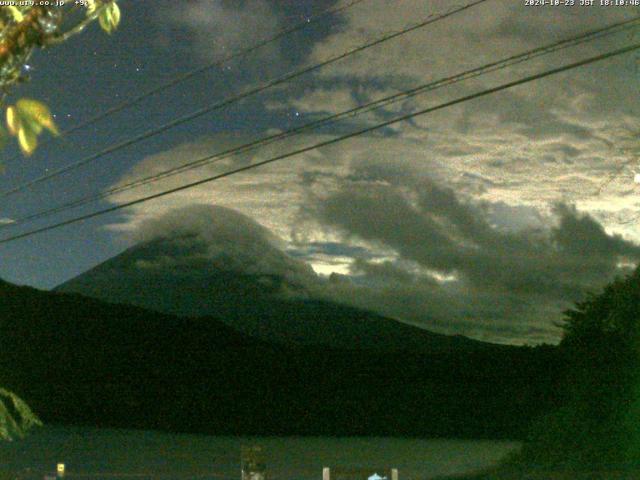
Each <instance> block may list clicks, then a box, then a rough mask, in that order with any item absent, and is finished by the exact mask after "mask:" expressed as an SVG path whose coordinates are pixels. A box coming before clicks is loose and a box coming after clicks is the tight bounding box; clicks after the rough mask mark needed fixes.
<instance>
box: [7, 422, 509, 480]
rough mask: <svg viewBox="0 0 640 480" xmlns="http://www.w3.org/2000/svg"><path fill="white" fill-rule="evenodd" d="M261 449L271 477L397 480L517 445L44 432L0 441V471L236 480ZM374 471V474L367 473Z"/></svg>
mask: <svg viewBox="0 0 640 480" xmlns="http://www.w3.org/2000/svg"><path fill="white" fill-rule="evenodd" d="M243 445H247V446H249V445H261V446H262V447H263V449H264V452H265V456H266V465H267V475H268V480H269V479H272V480H293V479H300V480H307V479H315V480H321V478H322V467H343V468H365V467H366V468H368V467H370V466H376V467H389V468H391V467H393V468H397V469H398V470H399V478H400V480H405V479H427V478H431V477H434V476H437V475H444V474H456V473H464V472H471V471H474V470H477V469H480V468H483V467H487V466H490V465H492V464H495V463H496V462H497V461H499V460H500V459H501V458H502V457H504V455H506V454H507V453H509V452H510V451H512V450H513V449H515V448H517V443H514V442H496V441H484V440H478V441H474V440H415V439H398V438H375V437H368V438H367V437H365V438H355V437H354V438H349V437H345V438H328V437H285V438H279V437H216V436H198V435H172V434H164V433H158V432H143V431H126V430H97V429H86V428H51V427H48V428H44V429H40V430H38V431H36V432H35V433H33V434H32V435H30V436H29V437H28V438H27V439H25V440H22V441H18V442H12V443H0V471H2V470H4V471H12V472H15V471H19V472H20V478H24V479H36V478H37V479H39V480H42V478H43V477H44V476H45V475H47V474H49V475H52V474H53V473H54V472H55V467H56V463H57V462H64V463H65V466H66V477H67V479H68V480H74V479H75V480H81V479H105V480H112V479H113V480H116V479H119V478H122V479H136V478H140V479H144V478H149V477H155V478H166V479H167V480H169V479H188V478H199V479H207V478H211V479H218V478H219V479H229V480H239V479H240V447H241V446H243ZM371 473H372V474H373V473H374V472H371Z"/></svg>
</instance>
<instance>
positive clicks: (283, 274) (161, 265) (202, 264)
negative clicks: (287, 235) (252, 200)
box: [133, 204, 316, 293]
mask: <svg viewBox="0 0 640 480" xmlns="http://www.w3.org/2000/svg"><path fill="white" fill-rule="evenodd" d="M133 239H134V240H135V241H136V243H141V242H153V241H154V240H159V239H162V240H164V241H165V242H170V243H171V245H172V247H173V248H171V249H167V248H166V247H165V248H164V249H163V253H162V254H161V255H157V256H155V257H153V258H150V259H143V260H141V261H139V262H138V267H139V268H145V269H156V270H166V269H167V268H171V269H176V268H178V267H189V268H188V269H187V270H186V271H189V272H190V274H191V275H192V276H194V277H195V278H198V276H199V275H202V274H207V273H210V272H212V271H216V270H218V271H232V272H238V273H243V274H248V275H252V276H268V277H278V278H280V279H282V280H283V285H288V286H290V287H295V289H296V290H297V291H298V293H300V291H302V290H304V289H305V288H306V286H307V285H309V284H311V283H313V282H315V281H316V275H315V273H314V272H313V269H312V268H311V267H310V266H309V265H307V264H306V263H304V262H301V261H298V260H296V259H294V258H292V257H291V256H289V255H287V254H285V253H284V252H283V251H282V249H283V247H284V245H283V243H282V241H281V240H280V239H279V238H278V237H277V236H275V235H273V234H272V233H271V232H270V231H269V230H267V229H266V228H265V227H263V226H262V225H260V224H259V223H257V222H256V221H255V220H253V219H251V218H249V217H247V216H246V215H243V214H241V213H239V212H236V211H234V210H231V209H228V208H225V207H220V206H213V205H202V204H194V205H190V206H187V207H183V208H179V209H175V210H171V211H169V212H167V213H165V214H163V215H160V216H158V217H155V218H151V219H147V220H145V221H143V222H142V223H141V224H140V225H139V227H138V228H137V229H136V230H135V232H134V234H133ZM182 271H185V270H184V269H182Z"/></svg>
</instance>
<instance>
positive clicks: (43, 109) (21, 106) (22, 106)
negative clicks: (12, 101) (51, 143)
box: [16, 98, 60, 135]
mask: <svg viewBox="0 0 640 480" xmlns="http://www.w3.org/2000/svg"><path fill="white" fill-rule="evenodd" d="M16 107H17V108H18V111H19V113H20V115H21V118H24V119H25V120H26V121H28V122H31V123H33V124H34V127H33V128H34V129H35V130H37V133H38V134H39V133H40V132H41V131H42V127H44V128H46V129H47V130H49V131H50V132H51V133H52V134H54V135H59V133H60V132H58V127H56V124H55V122H54V121H53V116H52V115H51V111H50V110H49V107H47V106H46V105H45V104H43V103H40V102H38V101H36V100H30V99H26V98H23V99H20V100H18V102H17V103H16Z"/></svg>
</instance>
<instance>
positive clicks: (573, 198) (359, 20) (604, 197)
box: [0, 0, 640, 343]
mask: <svg viewBox="0 0 640 480" xmlns="http://www.w3.org/2000/svg"><path fill="white" fill-rule="evenodd" d="M345 3H346V2H345ZM576 3H579V1H577V2H576ZM120 5H121V9H122V23H121V25H120V28H119V29H118V31H117V32H115V33H114V34H112V35H107V34H105V33H104V32H102V31H101V30H100V29H99V28H98V27H97V25H94V26H92V27H91V28H90V29H89V30H88V31H86V32H85V33H84V34H82V35H80V36H78V37H75V38H74V40H72V41H70V42H68V43H66V44H64V45H62V46H59V47H55V48H52V49H51V50H48V51H44V52H38V54H37V55H35V56H34V57H33V58H32V60H31V62H30V66H31V77H32V80H31V82H30V83H27V84H24V85H22V86H20V87H19V88H17V89H16V90H15V91H13V92H12V95H13V97H15V98H18V97H32V98H36V99H39V100H42V101H44V102H45V103H47V104H48V105H49V106H50V108H51V110H52V111H53V112H54V113H55V115H56V121H57V123H58V125H59V127H60V128H61V129H62V130H65V129H67V128H70V127H73V126H74V125H76V124H77V123H78V122H80V121H82V120H85V119H87V118H89V117H92V116H93V115H96V114H97V113H99V112H101V111H103V110H105V109H108V108H109V107H111V106H113V105H115V104H117V103H119V102H121V101H123V100H126V99H127V98H131V97H133V96H136V95H137V94H140V93H141V92H144V91H146V90H148V89H150V88H153V87H156V86H158V85H161V84H163V83H165V82H168V81H171V80H172V79H174V78H175V77H176V76H179V75H181V74H183V73H184V72H187V71H190V70H192V69H194V68H198V67H200V66H203V65H206V64H209V63H211V62H213V61H215V60H216V59H218V58H221V57H223V56H225V55H227V54H229V53H230V52H234V51H237V50H238V49H242V48H246V47H248V46H251V45H253V44H254V43H255V42H257V41H260V40H261V39H263V38H266V37H269V36H270V35H273V34H274V33H276V32H278V31H280V30H281V29H283V28H286V27H288V26H292V25H295V24H297V23H299V22H302V21H305V19H306V18H309V17H310V16H312V15H314V14H316V13H319V12H322V11H324V10H326V9H328V8H332V7H335V6H338V5H340V2H330V1H310V0H309V1H308V0H296V1H281V0H247V1H237V0H230V1H225V0H193V1H191V0H185V1H178V2H176V1H165V0H153V1H151V0H143V1H141V0H138V1H124V0H123V1H121V2H120ZM456 5H458V4H456ZM459 5H460V6H461V5H462V3H460V4H459ZM453 6H454V5H453V2H450V1H449V0H434V1H430V0H365V1H364V2H362V3H360V4H358V5H355V6H353V7H352V8H349V9H346V10H344V11H342V12H341V13H340V14H338V15H333V16H331V17H330V18H325V19H323V20H322V21H318V22H317V23H316V22H311V23H310V24H309V26H308V28H306V29H304V30H302V31H300V32H298V33H295V34H292V35H290V36H288V37H286V38H284V39H282V40H280V41H278V42H277V43H275V44H272V45H270V46H268V47H266V48H264V49H261V50H259V51H257V52H255V53H253V54H251V55H249V56H247V57H244V58H243V59H242V60H237V61H233V62H231V63H228V64H225V65H223V66H221V67H215V68H213V69H211V70H209V71H208V72H207V73H205V74H202V75H198V76H197V77H194V78H192V79H190V80H188V81H186V82H184V83H181V84H179V85H176V86H175V87H173V88H171V89H169V90H167V91H164V92H162V93H160V94H158V95H155V96H152V97H150V98H148V99H146V100H145V101H144V102H141V103H140V104H138V105H136V106H134V107H132V108H130V109H127V110H124V111H122V112H119V113H117V114H115V115H112V116H110V117H108V118H107V119H104V120H103V121H101V122H99V123H97V124H95V125H92V126H90V127H87V128H85V129H83V130H82V131H80V132H76V133H74V134H72V135H69V136H65V137H63V138H60V139H56V140H54V141H52V142H50V143H48V144H47V145H43V146H42V147H40V148H39V149H38V150H37V151H36V153H35V154H34V155H33V156H31V157H29V158H23V157H21V156H20V155H19V153H18V151H17V148H16V147H15V146H14V145H10V146H9V147H7V148H6V149H5V151H4V154H3V157H4V164H5V168H6V171H5V173H4V174H3V175H2V176H0V192H2V191H6V190H8V189H11V188H14V187H15V186H17V185H20V184H22V183H24V182H26V181H29V180H30V179H33V178H36V177H39V176H41V175H45V174H46V173H47V172H48V171H52V170H55V169H57V168H60V167H62V166H65V165H68V164H70V163H73V162H77V161H78V160H80V159H82V158H83V157H85V156H87V155H89V154H91V153H94V152H96V151H99V150H101V149H103V148H105V147H107V146H109V145H112V144H114V143H118V142H120V141H123V140H125V139H127V138H130V137H132V136H135V135H138V134H140V133H142V132H145V131H147V130H149V129H151V128H154V127H156V126H159V125H161V124H163V123H166V122H168V121H171V120H173V119H175V118H177V117H180V116H183V115H186V114H188V113H190V112H192V111H194V110H197V109H199V108H202V107H203V106H205V105H208V104H212V103H215V102H217V101H220V100H222V99H225V98H228V97H229V96H232V95H234V94H237V93H238V92H241V91H243V90H244V89H247V88H251V87H253V86H256V85H259V84H261V83H263V82H265V81H268V80H269V79H271V78H274V77H276V76H280V75H283V74H284V73H286V72H289V71H293V70H296V69H299V68H302V67H303V66H305V65H311V64H314V63H318V62H320V61H322V60H324V59H326V58H329V57H331V56H333V55H336V54H339V53H341V52H343V51H345V50H348V49H351V48H353V47H356V46H358V45H360V44H363V43H365V42H368V41H371V40H373V39H375V38H377V37H380V36H382V35H384V34H386V33H389V32H393V31H397V30H400V29H402V28H404V27H406V26H408V25H411V24H413V23H416V22H419V21H420V20H422V19H424V18H426V17H427V16H429V15H430V14H439V13H443V12H445V11H447V10H449V9H451V8H452V7H453ZM639 13H640V8H638V7H599V6H593V7H580V6H574V7H568V6H557V7H552V6H545V7H534V6H526V5H525V1H524V0H490V1H488V2H485V3H483V4H480V5H478V6H476V7H473V8H471V9H469V10H467V11H465V12H461V13H460V14H457V15H453V16H451V17H450V18H447V19H445V20H443V21H441V22H436V23H433V24H432V25H429V26H427V27H425V28H422V29H420V30H418V31H416V32H413V33H410V34H407V35H404V36H402V37H400V38H398V39H395V40H393V41H390V42H386V43H384V44H381V45H379V46H377V47H375V48H371V49H369V50H367V51H366V52H363V53H361V54H358V55H354V56H352V57H349V58H347V59H344V60H342V61H340V62H338V63H336V64H334V65H331V66H329V67H327V68H324V69H321V70H319V71H317V72H314V73H313V74H312V75H307V76H304V77H302V78H299V79H296V80H295V81H293V82H290V83H287V84H285V85H281V86H278V87H276V88H274V89H270V90H267V91H265V92H263V93H261V94H260V95H256V96H252V97H250V98H247V99H245V100H243V101H241V102H238V103H236V104H234V105H232V106H230V107H229V108H225V109H224V110H221V111H217V112H215V113H211V114H208V115H204V116H203V117H201V118H199V119H197V120H195V121H193V122H189V123H187V124H185V125H181V126H180V127H178V128H175V129H172V130H170V131H168V132H165V133H163V134H162V135H159V136H156V137H154V138H152V139H149V140H147V141H144V142H140V143H138V144H136V145H134V146H132V147H129V148H126V149H122V150H120V151H118V152H116V153H114V154H113V155H109V156H105V157H103V158H100V159H98V160H96V161H95V162H91V163H90V164H88V165H86V166H84V167H82V168H79V169H76V170H74V171H72V172H69V173H67V174H64V175H61V176H60V177H58V178H56V179H55V180H52V181H50V182H46V183H43V184H40V185H38V186H34V187H33V188H30V189H27V190H25V191H23V192H21V193H19V194H16V195H11V196H8V197H5V198H2V200H1V201H2V211H1V212H0V218H2V219H3V220H4V222H8V221H9V219H13V218H19V217H21V216H23V215H26V214H30V213H33V212H37V211H39V210H42V209H46V208H49V207H51V206H55V205H58V204H60V203H64V202H66V201H70V200H74V199H77V198H82V197H83V196H86V195H90V194H93V193H95V192H98V191H100V190H103V189H106V188H109V187H112V186H114V185H116V184H118V183H126V182H128V181H131V180H132V179H135V178H138V177H143V176H147V175H149V174H151V173H154V172H159V171H162V170H164V169H166V168H169V167H172V166H176V165H179V164H180V163H183V162H186V161H189V160H192V159H195V158H199V157H202V156H204V155H207V154H211V153H215V152H217V151H221V150H224V149H226V148H229V147H230V146H233V145H240V144H242V143H246V142H249V141H251V140H253V139H256V138H259V137H261V136H263V135H265V134H267V133H268V132H277V131H280V130H286V129H288V128H291V127H294V126H297V125H301V124H303V123H305V122H308V121H311V120H314V119H317V118H321V117H322V116H324V115H327V114H330V113H335V112H340V111H342V110H346V109H349V108H352V107H354V106H356V105H358V104H361V103H365V102H368V101H371V100H375V99H376V98H379V97H382V96H385V95H390V94H392V93H395V92H398V91H400V90H404V89H408V88H412V87H414V86H416V85H418V84H421V83H425V82H427V81H429V80H435V79H439V78H442V77H446V76H448V75H453V74H456V73H459V72H463V71H465V70H469V69H471V68H474V67H478V66H482V65H484V64H486V63H489V62H491V61H495V60H498V59H501V58H504V57H508V56H509V55H513V54H516V53H520V52H523V51H526V50H529V49H532V48H535V47H537V46H541V45H544V44H547V43H552V42H554V41H558V40H561V39H564V38H568V37H570V36H572V35H577V34H579V33H582V32H586V31H588V30H591V29H595V28H598V27H604V26H607V25H609V24H611V23H613V22H616V21H619V20H621V19H624V18H631V17H633V16H634V15H638V14H639ZM637 32H640V29H636V30H633V31H627V32H624V33H619V34H615V35H612V36H609V37H605V38H602V39H600V40H597V41H594V42H590V43H587V44H585V45H581V46H577V47H574V48H570V49H567V50H563V51H561V52H557V53H553V54H551V55H548V56H544V57H541V58H537V59H535V60H532V61H530V62H525V63H522V64H520V65H517V66H515V67H512V68H509V69H506V70H501V71H497V72H494V73H491V74H488V75H486V76H482V77H479V78H476V79H473V80H469V81H465V82H462V83H459V84H456V85H454V86H451V87H446V88H443V89H440V90H437V91H434V92H432V93H429V94H426V95H423V96H419V97H416V98H413V99H410V100H407V101H404V102H401V103H400V104H399V105H395V106H391V107H388V108H386V109H385V110H384V111H378V112H372V113H369V114H366V115H363V116H362V117H358V118H355V119H350V120H346V121H344V122H342V123H340V124H338V125H334V126H331V127H326V128H323V129H321V130H319V131H315V132H309V133H305V134H304V135H300V136H299V137H296V138H295V139H292V140H287V141H285V142H282V143H278V144H273V145H270V146H268V147H266V148H264V149H261V150H259V151H258V152H256V153H254V154H250V155H245V156H242V157H237V158H234V159H229V160H225V161H224V162H220V163H216V164H214V165H210V166H207V167H205V168H200V169H197V170H193V171H190V172H187V173H185V174H183V175H179V176H175V177H171V178H169V179H166V180H162V181H159V182H156V183H154V184H151V185H146V186H144V187H142V188H138V189H135V190H131V191H127V192H123V193H120V194H118V195H115V196H113V197H110V198H108V199H106V200H103V201H102V202H99V203H94V204H90V205H86V206H84V207H81V208H78V209H76V210H73V211H70V212H66V213H65V214H63V215H59V216H54V217H50V218H46V219H43V220H40V221H37V222H33V223H31V224H28V225H23V226H20V227H11V226H6V227H5V228H2V229H0V237H6V236H8V235H10V234H15V233H19V232H22V231H26V230H29V229H32V228H37V227H40V226H44V225H47V224H48V223H51V222H54V221H60V220H64V219H66V218H69V217H70V216H75V215H79V214H82V213H88V212H90V211H93V210H95V209H97V208H104V207H106V206H111V205H117V204H119V203H124V202H127V201H129V200H132V199H134V198H137V197H139V196H143V195H146V194H149V193H153V192H156V191H161V190H164V189H167V188H170V187H172V186H177V185H180V184H183V183H187V182H189V181H193V180H196V179H198V178H201V177H204V176H207V175H212V174H213V173H215V172H222V171H224V170H225V169H229V168H233V167H236V166H238V165H243V164H246V163H247V162H252V161H258V160H262V159H266V158H269V157H271V156H274V155H276V154H279V153H284V152H285V151H288V150H291V149H294V148H296V147H299V146H304V145H312V144H314V143H317V142H320V141H323V140H326V139H329V138H331V137H332V136H334V135H338V134H341V133H346V132H349V131H353V130H355V129H358V128H361V127H363V126H365V125H372V124H375V123H377V122H380V121H384V120H386V119H388V118H391V117H393V116H394V115H396V114H398V113H399V112H403V113H406V112H411V111H413V110H418V109H420V108H425V107H426V106H429V105H436V104H438V103H441V102H444V101H447V100H451V99H454V98H457V97H459V96H463V95H468V94H470V93H473V92H475V91H479V90H482V89H484V88H488V87H491V86H493V85H497V84H500V83H503V82H506V81H510V80H514V79H517V78H520V77H524V76H526V75H530V74H532V73H535V72H539V71H542V70H544V69H547V68H552V67H558V66H561V65H564V64H566V63H570V62H574V61H577V60H580V59H582V58H587V57H589V56H592V55H596V54H598V53H602V52H605V51H608V50H612V49H615V48H619V47H621V46H625V45H629V44H632V43H634V42H638V41H639V40H640V35H638V33H637ZM639 86H640V82H639V81H638V55H637V54H635V53H632V54H627V55H623V56H619V57H616V58H613V59H609V60H605V61H603V62H599V63H596V64H592V65H589V66H586V67H581V68H579V69H574V70H570V71H568V72H566V73H562V74H560V75H555V76H552V77H549V78H546V79H543V80H540V81H536V82H532V83H528V84H526V85H523V86H520V87H517V88H514V89H510V90H507V91H504V92H500V93H497V94H494V95H490V96H487V97H483V98H481V99H477V100H473V101H470V102H465V103H463V104H461V105H458V106H455V107H453V108H449V109H445V110H442V111H439V112H437V113H434V114H430V115H425V116H421V117H417V118H415V119H413V120H412V121H409V122H404V123H401V124H396V125H394V126H393V127H389V128H386V129H384V130H382V131H378V132H377V133H370V134H367V135H364V136H360V137H356V138H353V139H351V140H348V141H345V142H342V143H339V144H336V145H333V146H330V147H326V148H321V149H318V150H315V151H312V152H309V153H306V154H303V155H300V156H298V157H294V158H290V159H287V160H284V161H282V162H279V163H275V164H273V165H269V166H266V167H263V168H258V169H255V170H251V171H250V172H247V173H243V174H239V175H236V176H232V177H229V178H226V179H223V180H221V181H218V182H214V183H210V184H205V185H203V186H200V187H198V188H195V189H191V190H186V191H183V192H180V193H178V194H175V195H171V196H166V197H163V198H161V199H158V200H155V201H152V202H148V203H144V204H141V205H137V206H135V207H131V208H127V209H124V210H122V211H120V212H117V213H113V214H109V215H105V216H102V217H99V218H96V219H92V220H89V221H86V222H83V223H78V224H74V225H70V226H67V227H63V228H60V229H57V230H54V231H50V232H47V233H43V234H40V235H35V236H32V237H28V238H25V239H22V240H17V241H15V242H11V243H7V244H2V245H0V255H1V258H2V263H1V264H0V277H1V278H3V279H5V280H8V281H11V282H15V283H18V284H26V285H32V286H35V287H38V288H52V287H54V286H56V285H58V284H60V283H62V282H64V281H65V280H68V279H70V278H72V277H74V276H76V275H78V274H80V273H82V272H84V271H85V270H87V269H89V268H91V267H93V266H95V265H96V264H98V263H100V262H102V261H104V260H106V259H108V258H110V257H112V256H114V255H116V254H118V253H120V252H121V251H123V250H124V249H125V248H127V247H129V246H131V245H133V244H134V243H136V242H137V241H139V240H141V239H144V240H146V239H150V238H155V237H158V236H162V235H167V234H169V233H170V232H175V231H182V230H189V231H194V232H196V233H198V235H200V237H201V238H203V239H205V240H207V241H208V242H209V243H210V245H211V248H210V255H212V256H213V255H218V254H219V253H220V251H221V249H224V248H225V246H229V245H231V246H233V248H231V251H230V252H229V255H236V254H238V250H242V249H243V248H244V247H246V248H245V251H244V252H243V253H242V254H243V255H245V256H250V255H254V256H255V263H254V264H253V265H254V267H255V265H258V264H259V265H260V269H261V271H264V272H268V271H271V273H274V274H280V275H285V276H286V275H292V276H300V277H301V279H300V281H301V282H303V283H304V284H305V285H306V286H307V290H308V291H309V292H312V294H313V296H316V297H322V298H327V299H330V300H334V301H341V302H345V303H349V304H352V305H356V306H360V307H365V308H369V309H372V310H374V311H377V312H380V313H382V314H385V315H389V316H392V317H394V318H399V319H401V320H404V321H407V322H410V323H413V324H417V325H421V326H424V327H426V328H429V329H432V330H435V331H441V332H447V333H462V334H466V335H470V336H473V337H475V338H481V339H486V340H492V341H500V342H509V343H523V342H529V343H536V342H541V341H548V342H554V341H556V340H557V338H558V335H559V330H558V328H557V327H555V326H554V322H556V321H557V320H559V319H560V318H561V312H562V310H563V309H565V308H567V307H568V306H570V305H571V304H572V302H574V301H575V300H578V299H580V298H583V297H584V295H585V292H588V291H594V290H597V289H599V288H601V287H602V286H604V285H605V284H606V283H607V282H608V281H609V280H611V279H612V278H613V277H614V276H615V275H616V274H621V273H624V272H626V271H628V268H629V267H630V266H633V265H635V264H636V263H637V261H638V260H639V259H640V228H639V227H638V224H639V222H640V212H639V211H638V206H639V203H638V199H637V194H638V188H640V186H639V185H638V184H637V183H635V182H634V175H635V174H636V173H640V163H636V161H635V159H636V156H637V151H638V150H639V149H640V144H639V143H638V142H639V138H638V137H639V135H640V88H639ZM616 173H617V174H616ZM614 174H615V176H614ZM203 205H204V206H203ZM222 207H224V208H222ZM267 246H268V247H267ZM267 248H275V249H278V250H280V251H284V252H285V253H286V254H287V255H286V257H287V261H286V262H284V261H279V262H275V261H274V262H270V261H268V258H267V259H266V260H265V259H264V258H260V252H261V251H263V252H264V251H266V249H267ZM273 258H276V257H275V256H274V257H273ZM277 258H281V256H277ZM174 260H176V261H179V260H180V259H174Z"/></svg>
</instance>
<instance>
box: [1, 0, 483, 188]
mask: <svg viewBox="0 0 640 480" xmlns="http://www.w3.org/2000/svg"><path fill="white" fill-rule="evenodd" d="M487 1H488V0H475V1H473V2H471V3H468V4H466V5H464V6H462V7H457V8H454V9H452V10H449V11H448V12H445V13H442V14H439V15H435V16H434V15H429V16H428V17H427V18H426V19H425V20H423V21H421V22H419V23H417V24H414V25H412V26H409V27H406V28H403V29H402V30H400V31H397V32H393V33H390V34H387V35H384V36H383V37H380V38H378V39H376V40H374V41H372V42H369V43H366V44H364V45H361V46H359V47H356V48H353V49H351V50H348V51H346V52H344V53H341V54H339V55H336V56H334V57H331V58H329V59H327V60H324V61H322V62H320V63H317V64H314V65H311V66H309V67H305V68H302V69H300V70H296V71H295V72H292V73H289V74H286V75H284V76H282V77H278V78H276V79H274V80H271V81H269V82H266V83H264V84H262V85H260V86H258V87H255V88H252V89H249V90H247V91H245V92H243V93H240V94H238V95H236V96H233V97H231V98H228V99H226V100H223V101H221V102H217V103H214V104H212V105H208V106H206V107H204V108H201V109H199V110H196V111H195V112H192V113H190V114H188V115H185V116H183V117H181V118H178V119H176V120H173V121H171V122H168V123H166V124H164V125H161V126H160V127H157V128H154V129H151V130H148V131H147V132H145V133H143V134H141V135H138V136H136V137H133V138H130V139H128V140H125V141H123V142H121V143H118V144H116V145H112V146H110V147H108V148H106V149H104V150H102V151H100V152H98V153H95V154H93V155H90V156H89V157H86V158H84V159H82V160H79V161H78V162H75V163H72V164H70V165H67V166H65V167H61V168H59V169H57V170H54V171H52V172H51V173H48V174H47V175H43V176H41V177H38V178H35V179H34V180H31V181H29V182H26V183H23V184H21V185H18V186H17V187H15V188H12V189H10V190H7V191H5V192H2V193H0V198H5V197H7V196H9V195H12V194H14V193H17V192H20V191H22V190H24V189H26V188H29V187H32V186H34V185H36V184H39V183H42V182H44V181H46V180H49V179H51V178H55V177H57V176H59V175H61V174H63V173H66V172H69V171H71V170H75V169H76V168H79V167H81V166H83V165H86V164H88V163H90V162H92V161H94V160H97V159H98V158H101V157H103V156H105V155H108V154H111V153H114V152H116V151H118V150H121V149H123V148H125V147H128V146H131V145H134V144H136V143H139V142H141V141H143V140H147V139H149V138H151V137H154V136H156V135H159V134H160V133H164V132H166V131H168V130H170V129H172V128H174V127H177V126H179V125H182V124H184V123H187V122H189V121H191V120H194V119H196V118H198V117H201V116H203V115H205V114H207V113H210V112H213V111H215V110H220V109H222V108H224V107H227V106H229V105H231V104H233V103H236V102H238V101H240V100H242V99H245V98H247V97H250V96H252V95H255V94H258V93H261V92H263V91H265V90H268V89H270V88H273V87H275V86H277V85H280V84H283V83H286V82H288V81H290V80H293V79H295V78H297V77H300V76H302V75H305V74H308V73H311V72H313V71H315V70H319V69H320V68H323V67H325V66H327V65H330V64H333V63H335V62H337V61H339V60H342V59H344V58H347V57H349V56H351V55H355V54H357V53H359V52H362V51H364V50H367V49H369V48H372V47H375V46H377V45H380V44H382V43H384V42H387V41H389V40H393V39H394V38H397V37H399V36H401V35H405V34H407V33H410V32H413V31H415V30H418V29H420V28H423V27H426V26H427V25H430V24H432V23H435V22H437V21H440V20H444V19H445V18H448V17H450V16H452V15H455V14H457V13H460V12H462V11H465V10H467V9H469V8H472V7H474V6H476V5H479V4H481V3H485V2H487Z"/></svg>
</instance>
